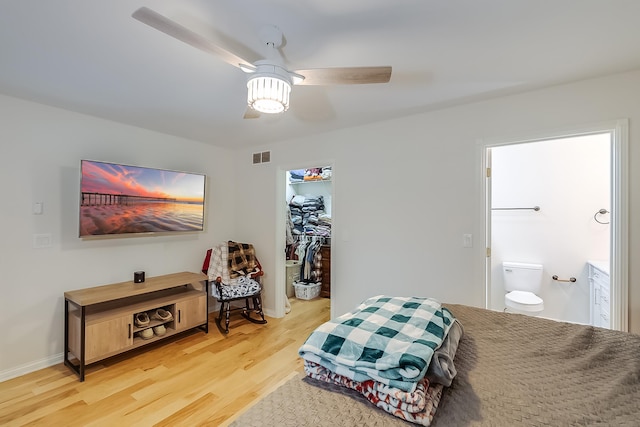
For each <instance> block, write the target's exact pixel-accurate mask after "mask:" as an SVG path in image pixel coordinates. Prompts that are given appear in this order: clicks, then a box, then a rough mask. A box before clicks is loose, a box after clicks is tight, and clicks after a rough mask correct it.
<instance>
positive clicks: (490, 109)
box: [0, 71, 640, 379]
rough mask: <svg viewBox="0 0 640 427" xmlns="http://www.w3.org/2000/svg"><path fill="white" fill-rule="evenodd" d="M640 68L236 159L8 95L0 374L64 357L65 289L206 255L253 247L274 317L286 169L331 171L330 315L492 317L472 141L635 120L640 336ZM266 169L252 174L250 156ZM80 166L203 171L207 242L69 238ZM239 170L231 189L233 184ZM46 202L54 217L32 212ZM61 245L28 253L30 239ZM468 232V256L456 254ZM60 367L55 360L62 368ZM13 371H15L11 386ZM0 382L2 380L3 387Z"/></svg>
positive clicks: (636, 326)
mask: <svg viewBox="0 0 640 427" xmlns="http://www.w3.org/2000/svg"><path fill="white" fill-rule="evenodd" d="M638 99H640V71H636V72H630V73H626V74H620V75H616V76H610V77H606V78H600V79H594V80H588V81H583V82H578V83H575V84H568V85H562V86H557V87H553V88H548V89H544V90H538V91H534V92H530V93H524V94H520V95H516V96H510V97H504V98H500V99H495V100H491V101H486V102H481V103H476V104H470V105H466V106H461V107H455V108H450V109H446V110H441V111H436V112H431V113H424V114H418V115H415V116H410V117H404V118H400V119H396V120H390V121H388V122H378V123H375V124H372V125H368V126H363V127H358V128H352V129H344V130H341V131H336V132H332V133H330V134H325V135H309V136H308V137H305V138H299V139H295V140H290V141H285V142H282V143H280V144H274V145H273V146H264V147H254V148H252V149H251V150H247V151H242V150H240V151H238V152H235V153H232V154H230V153H228V152H226V151H224V150H220V149H217V148H213V147H208V146H205V145H202V144H199V143H195V142H193V141H188V140H184V139H179V138H175V137H171V136H167V135H161V134H157V133H152V132H148V131H144V130H141V129H137V128H133V127H128V126H124V125H119V124H116V123H112V122H107V121H103V120H98V119H95V118H91V117H88V116H83V115H80V114H75V113H70V112H66V111H62V110H58V109H54V108H49V107H46V106H42V105H37V104H33V103H29V102H24V101H20V100H16V99H13V98H8V97H2V96H0V166H1V167H0V194H2V196H3V199H2V200H3V202H2V205H1V206H2V209H1V210H0V211H1V212H2V214H1V215H2V217H1V220H2V221H1V222H0V223H1V224H2V227H3V228H2V243H1V244H0V280H1V282H0V286H1V289H2V302H3V304H2V307H3V309H2V310H1V311H0V322H2V323H1V324H2V325H9V324H10V325H11V327H10V328H7V327H3V328H2V330H1V331H2V332H0V376H1V375H4V377H6V376H7V375H10V374H11V372H17V371H20V370H21V369H29V368H28V367H25V366H26V365H28V366H29V367H31V368H32V369H33V368H35V367H38V366H42V365H44V364H47V363H50V362H51V360H55V359H56V358H59V355H60V353H61V351H62V336H63V334H62V326H63V319H62V317H63V316H62V310H63V298H62V295H63V292H64V291H65V290H70V289H77V288H82V287H87V286H94V285H99V284H105V283H111V282H115V281H123V280H129V279H130V276H131V272H132V271H134V270H138V269H142V270H146V271H147V273H148V274H149V275H157V274H163V273H167V272H172V271H176V270H193V271H197V270H198V269H199V268H200V266H201V258H202V255H203V251H204V249H206V248H207V247H209V246H211V244H212V243H216V242H219V241H224V240H226V239H228V238H235V239H238V240H246V241H251V242H253V243H254V244H255V245H256V249H257V250H258V251H259V253H260V254H261V255H260V260H261V262H262V263H263V266H264V268H265V271H266V272H267V274H266V275H265V295H264V302H265V307H266V309H267V312H270V313H275V314H279V313H284V311H283V306H284V300H283V298H282V294H283V292H284V289H278V293H277V295H280V296H281V297H279V298H276V290H277V287H276V284H278V286H279V287H283V286H284V283H285V277H284V276H285V269H284V268H283V266H284V251H283V250H282V248H283V247H284V234H285V233H284V226H285V221H284V214H285V210H284V209H283V200H284V197H285V190H284V186H283V185H282V183H283V182H284V179H285V178H284V173H285V171H286V170H289V169H293V168H297V167H303V166H308V167H311V166H313V165H314V164H326V165H331V166H333V180H332V186H333V197H332V202H333V207H332V216H333V218H332V220H333V221H332V224H333V231H334V237H333V238H332V312H333V314H337V313H342V312H345V311H347V310H350V309H352V308H353V307H354V306H355V305H356V304H357V303H359V302H360V301H361V300H363V299H364V298H366V297H368V296H371V295H374V294H379V293H393V294H396V295H402V294H404V295H409V294H411V295H429V296H433V297H435V298H439V299H441V300H443V301H449V302H457V303H464V304H471V305H475V306H483V304H484V293H485V292H484V284H483V277H482V263H481V262H478V260H482V253H483V251H482V248H481V247H480V246H481V245H478V244H477V243H478V240H479V236H481V234H482V224H480V220H479V212H480V188H481V186H480V170H479V169H480V158H479V155H478V151H479V150H478V149H477V143H476V141H478V139H479V138H501V139H504V138H506V137H508V136H510V135H526V134H530V133H531V132H539V131H540V130H543V131H548V130H549V129H557V128H565V127H575V126H577V125H580V124H588V123H595V122H602V121H610V120H616V119H620V118H629V119H630V121H629V122H630V141H629V164H630V167H629V169H630V176H629V182H630V194H629V196H630V198H629V208H630V215H629V230H630V235H629V259H630V260H632V262H631V263H630V266H629V287H630V297H629V313H630V330H631V331H632V332H636V333H640V285H639V284H638V283H639V281H640V267H638V265H637V263H636V264H635V265H634V263H633V260H634V259H638V256H639V254H640V215H638V212H640V187H638V186H637V185H636V184H635V183H637V182H638V178H637V176H636V174H637V172H635V170H637V169H638V168H640V150H639V149H638V148H637V147H638V144H640V136H638V135H639V134H638V133H637V131H636V130H635V129H636V128H635V122H636V121H640V103H638V101H637V100H638ZM262 149H268V150H271V159H272V160H271V163H264V164H258V165H252V164H251V159H252V155H251V154H252V152H254V151H257V150H262ZM81 158H93V159H97V160H110V161H116V162H118V161H120V162H126V163H129V164H140V165H144V166H152V167H161V168H169V169H182V170H189V171H194V172H203V173H205V174H207V175H208V176H209V184H210V185H209V191H208V193H207V195H208V203H209V205H208V210H207V212H208V215H207V221H208V229H207V232H205V233H201V234H195V235H190V236H182V237H179V236H171V237H141V238H129V239H118V240H112V239H109V240H102V241H90V242H86V241H81V240H79V239H78V238H76V237H75V236H76V234H77V227H76V224H77V212H76V208H75V206H76V204H77V197H78V191H79V188H78V173H79V172H78V167H79V160H80V159H81ZM232 172H233V175H234V179H238V180H239V182H238V183H237V184H236V186H235V187H233V186H232V185H230V184H229V183H228V182H226V181H225V177H226V176H229V175H230V174H231V173H232ZM34 201H43V202H44V203H45V214H44V215H42V216H34V215H32V214H31V208H32V203H33V202H34ZM49 232H50V233H52V235H53V238H54V246H53V247H52V248H49V249H37V250H36V249H33V247H32V236H33V234H34V233H49ZM464 233H473V234H474V237H475V238H476V239H475V240H476V245H475V247H474V248H472V249H469V248H463V247H462V235H463V234H464ZM58 360H59V359H58ZM7 372H8V374H7ZM0 379H1V377H0Z"/></svg>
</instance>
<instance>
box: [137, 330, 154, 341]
mask: <svg viewBox="0 0 640 427" xmlns="http://www.w3.org/2000/svg"><path fill="white" fill-rule="evenodd" d="M136 334H138V336H139V337H140V338H142V339H143V340H148V339H151V338H153V330H152V329H151V328H147V329H143V330H141V331H140V332H136Z"/></svg>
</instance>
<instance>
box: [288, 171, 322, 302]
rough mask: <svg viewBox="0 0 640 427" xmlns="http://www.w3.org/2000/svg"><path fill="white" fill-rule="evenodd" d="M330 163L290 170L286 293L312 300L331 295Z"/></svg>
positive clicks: (290, 295) (289, 295)
mask: <svg viewBox="0 0 640 427" xmlns="http://www.w3.org/2000/svg"><path fill="white" fill-rule="evenodd" d="M331 178H332V169H331V167H330V166H325V167H317V168H305V169H294V170H290V171H288V172H287V173H286V179H287V182H286V210H287V227H286V233H287V236H286V247H285V255H286V269H287V272H286V280H287V284H286V293H287V297H289V298H292V297H295V298H298V299H303V300H309V299H313V298H317V297H321V298H330V297H331V194H332V187H331Z"/></svg>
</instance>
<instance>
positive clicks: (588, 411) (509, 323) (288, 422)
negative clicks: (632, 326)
mask: <svg viewBox="0 0 640 427" xmlns="http://www.w3.org/2000/svg"><path fill="white" fill-rule="evenodd" d="M443 306H444V307H446V308H447V309H448V310H450V311H451V313H453V315H454V316H455V318H456V319H457V320H458V321H459V322H460V323H461V324H462V325H463V327H464V335H463V336H462V338H461V339H460V341H459V344H458V347H457V352H456V354H455V359H454V362H455V368H456V376H455V378H454V379H453V382H452V383H451V385H450V386H449V387H444V388H443V390H442V393H441V396H439V402H438V403H437V408H436V410H435V414H434V415H433V418H432V420H431V421H430V424H431V425H432V426H472V425H492V426H502V425H504V426H519V425H535V426H547V425H549V426H570V425H616V426H624V425H628V426H637V425H640V335H635V334H629V333H624V332H619V331H612V330H607V329H601V328H596V327H591V326H585V325H577V324H570V323H564V322H556V321H552V320H548V319H543V318H536V317H530V316H523V315H519V314H510V313H501V312H494V311H490V310H485V309H480V308H474V307H469V306H463V305H456V304H444V305H443ZM232 425H236V426H264V425H278V426H324V425H326V426H335V425H345V426H347V425H348V426H351V425H367V426H378V425H379V426H395V425H398V426H410V425H413V424H412V423H409V422H407V421H404V420H401V419H400V418H397V417H395V416H393V415H390V414H389V413H387V412H385V411H383V410H381V409H378V408H376V407H375V406H373V405H372V404H371V403H370V402H369V401H367V400H366V399H365V398H364V397H363V396H362V394H360V393H358V392H355V391H353V390H350V389H348V388H346V387H341V386H338V385H335V384H330V383H326V382H322V381H318V380H316V379H312V378H309V377H308V376H306V375H304V374H299V375H297V376H296V377H294V378H292V379H291V380H289V381H287V382H286V383H285V384H283V385H282V386H280V387H279V388H277V389H276V390H275V391H274V392H272V393H271V394H269V395H267V396H266V397H265V398H263V399H262V400H260V401H259V402H257V403H256V404H255V405H254V406H252V407H251V408H249V409H248V410H246V411H245V412H244V413H242V414H241V415H240V416H239V417H238V418H237V419H236V420H235V421H234V422H233V423H232Z"/></svg>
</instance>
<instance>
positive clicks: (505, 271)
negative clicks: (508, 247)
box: [502, 262, 542, 294]
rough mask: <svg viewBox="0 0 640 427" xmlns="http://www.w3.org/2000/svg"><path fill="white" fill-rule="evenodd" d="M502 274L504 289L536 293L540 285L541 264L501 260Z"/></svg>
mask: <svg viewBox="0 0 640 427" xmlns="http://www.w3.org/2000/svg"><path fill="white" fill-rule="evenodd" d="M502 276H503V277H504V289H505V290H506V291H507V292H511V291H527V292H533V293H534V294H537V293H538V292H540V287H541V285H542V265H540V264H525V263H522V262H503V263H502Z"/></svg>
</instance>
